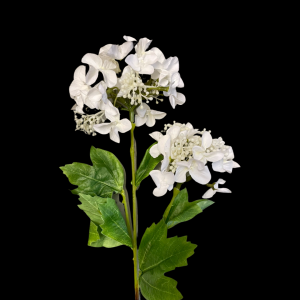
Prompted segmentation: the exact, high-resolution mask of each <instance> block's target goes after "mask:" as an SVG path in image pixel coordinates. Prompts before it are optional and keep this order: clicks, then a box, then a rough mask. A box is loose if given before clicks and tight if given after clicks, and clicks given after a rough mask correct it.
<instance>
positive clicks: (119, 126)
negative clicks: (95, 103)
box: [93, 101, 132, 143]
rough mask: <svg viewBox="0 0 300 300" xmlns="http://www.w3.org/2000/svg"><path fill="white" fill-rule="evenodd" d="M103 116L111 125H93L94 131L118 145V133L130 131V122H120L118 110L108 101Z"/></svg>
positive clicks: (123, 120) (124, 120)
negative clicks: (105, 135) (104, 135)
mask: <svg viewBox="0 0 300 300" xmlns="http://www.w3.org/2000/svg"><path fill="white" fill-rule="evenodd" d="M105 116H106V118H107V119H108V120H110V122H111V123H102V124H97V125H94V126H93V128H94V130H95V131H97V132H99V133H100V134H108V133H109V136H110V139H111V140H112V141H114V142H116V143H120V136H119V132H121V133H124V132H127V131H129V130H130V129H131V126H132V125H131V122H130V121H129V120H128V119H122V120H120V113H119V110H118V109H117V108H116V107H114V106H113V105H112V103H111V102H110V101H108V104H106V105H105Z"/></svg>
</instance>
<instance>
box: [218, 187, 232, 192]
mask: <svg viewBox="0 0 300 300" xmlns="http://www.w3.org/2000/svg"><path fill="white" fill-rule="evenodd" d="M217 192H218V193H231V190H229V189H226V188H221V189H218V190H217Z"/></svg>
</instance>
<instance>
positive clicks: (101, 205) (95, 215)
mask: <svg viewBox="0 0 300 300" xmlns="http://www.w3.org/2000/svg"><path fill="white" fill-rule="evenodd" d="M79 196H80V197H79V200H80V202H81V203H82V204H80V205H78V207H79V208H80V209H82V210H83V211H84V212H85V213H86V214H87V215H88V216H89V218H90V219H91V221H92V223H94V225H95V226H96V227H97V232H98V236H97V233H96V228H95V227H94V226H92V225H91V224H90V233H89V242H88V245H89V244H91V246H93V247H95V244H92V243H96V245H97V246H96V247H102V246H103V247H106V248H112V247H116V246H120V244H122V245H127V246H129V247H132V244H131V238H130V237H129V234H128V231H127V227H126V223H125V220H124V218H123V216H122V214H121V212H120V210H119V208H118V206H117V204H116V202H115V200H114V199H110V198H105V199H104V198H100V197H98V196H94V197H92V196H90V195H84V194H79ZM98 226H99V228H98ZM110 239H112V240H113V241H110ZM98 240H100V241H98ZM89 246H90V245H89Z"/></svg>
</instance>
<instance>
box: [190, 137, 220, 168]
mask: <svg viewBox="0 0 300 300" xmlns="http://www.w3.org/2000/svg"><path fill="white" fill-rule="evenodd" d="M211 145H212V136H211V134H210V133H209V132H208V131H205V132H204V133H203V134H202V141H201V146H194V147H193V157H194V158H195V159H197V160H200V161H202V162H203V163H204V164H206V163H207V161H211V162H216V161H219V160H220V159H222V158H223V157H224V153H223V152H221V151H211V150H210V149H209V148H210V147H211Z"/></svg>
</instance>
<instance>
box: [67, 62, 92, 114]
mask: <svg viewBox="0 0 300 300" xmlns="http://www.w3.org/2000/svg"><path fill="white" fill-rule="evenodd" d="M85 74H86V73H85V66H79V67H78V68H77V69H76V70H75V72H74V80H73V81H72V83H71V85H70V87H69V92H70V96H71V98H72V99H74V100H75V102H76V105H75V106H73V107H72V110H75V111H76V112H78V113H80V114H84V112H83V111H82V109H83V105H84V100H85V98H86V95H87V93H88V91H89V90H90V88H91V87H90V84H93V83H94V82H95V80H96V79H95V80H94V81H93V78H90V79H89V80H87V77H86V75H85Z"/></svg>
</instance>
